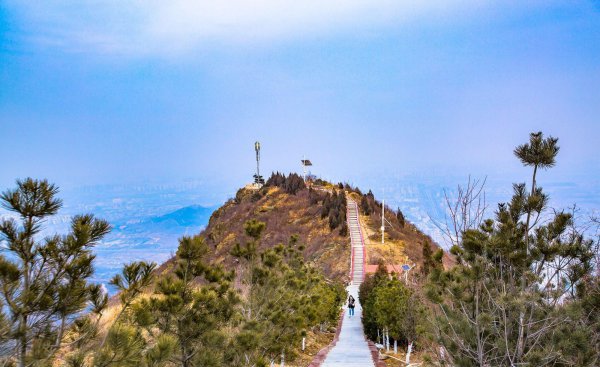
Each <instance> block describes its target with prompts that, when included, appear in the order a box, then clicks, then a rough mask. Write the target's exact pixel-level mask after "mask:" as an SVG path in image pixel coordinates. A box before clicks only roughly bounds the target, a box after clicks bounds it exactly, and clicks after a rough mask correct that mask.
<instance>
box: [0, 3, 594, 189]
mask: <svg viewBox="0 0 600 367" xmlns="http://www.w3.org/2000/svg"><path fill="white" fill-rule="evenodd" d="M415 4H418V5H415ZM537 130H542V131H544V132H545V133H547V134H551V135H554V136H558V137H559V138H560V145H561V148H562V149H561V153H560V156H559V165H558V167H557V169H556V170H555V173H554V174H555V175H556V176H555V178H556V179H558V180H568V179H570V178H571V177H572V176H573V175H585V176H586V177H589V178H591V179H593V180H598V179H599V178H600V158H599V157H600V154H599V153H600V2H599V1H549V0H544V1H531V2H527V1H523V0H520V1H507V0H502V1H490V2H485V1H453V0H442V1H429V2H426V1H400V0H389V1H388V0H368V1H367V0H365V1H362V0H343V1H337V0H329V1H316V0H308V1H297V0H291V1H287V0H286V1H284V0H263V1H242V0H233V1H204V2H200V1H197V2H193V3H192V2H187V1H179V0H176V1H174V0H171V1H133V0H131V1H126V0H105V1H79V0H77V1H75V0H72V1H67V0H65V1H11V0H4V1H2V3H0V134H1V135H0V136H1V140H0V159H2V165H1V166H0V187H2V188H5V187H7V186H11V185H12V182H13V180H14V179H15V178H18V177H25V176H33V177H48V178H50V179H51V180H53V181H55V182H57V183H59V184H61V185H81V184H94V183H121V182H131V181H136V182H139V181H145V180H174V181H176V180H182V179H185V178H202V177H206V176H209V175H212V176H216V177H219V179H221V180H224V181H226V182H234V181H235V182H237V181H243V180H244V179H246V178H247V177H249V175H251V174H252V170H253V167H254V166H253V160H254V156H253V154H254V152H253V143H254V141H255V140H260V141H261V142H262V146H263V167H264V170H265V171H271V170H275V169H280V170H284V171H289V170H298V169H299V160H300V159H301V158H302V155H303V154H307V156H308V157H309V158H311V159H312V160H313V161H314V163H315V167H314V171H315V173H318V174H321V175H323V176H325V177H349V176H352V177H355V176H356V175H360V174H365V175H366V174H373V173H378V172H383V171H385V172H393V173H397V174H401V175H402V174H414V173H417V174H421V175H427V174H432V175H434V174H438V175H439V174H444V173H445V172H452V173H457V174H467V173H469V172H473V173H487V174H491V175H494V174H503V173H504V172H510V173H513V172H519V173H521V172H522V171H520V170H521V168H519V167H520V165H519V164H518V162H517V161H516V159H515V158H514V157H513V155H512V149H513V148H514V146H515V145H517V144H520V143H522V142H525V141H526V140H527V138H528V136H527V135H528V133H529V132H531V131H537ZM240 183H242V182H240Z"/></svg>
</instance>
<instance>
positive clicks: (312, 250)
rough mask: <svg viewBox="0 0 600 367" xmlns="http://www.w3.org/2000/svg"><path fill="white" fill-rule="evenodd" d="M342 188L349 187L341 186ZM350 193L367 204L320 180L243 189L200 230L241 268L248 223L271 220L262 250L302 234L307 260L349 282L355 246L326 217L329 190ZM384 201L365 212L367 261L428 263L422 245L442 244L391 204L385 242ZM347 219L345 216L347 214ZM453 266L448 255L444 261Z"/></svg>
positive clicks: (221, 257)
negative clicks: (401, 218) (237, 249)
mask: <svg viewBox="0 0 600 367" xmlns="http://www.w3.org/2000/svg"><path fill="white" fill-rule="evenodd" d="M340 187H344V190H341V189H340ZM333 191H338V192H341V191H344V192H345V193H346V195H348V197H350V198H352V200H355V201H356V202H357V203H360V202H361V196H362V194H361V193H360V191H358V190H357V189H354V188H351V187H349V186H348V185H345V186H339V185H331V184H328V183H326V182H324V181H321V180H318V181H317V182H316V183H315V184H314V185H313V188H312V189H307V188H302V189H300V190H298V191H297V192H296V193H295V194H290V193H287V192H286V190H285V189H284V188H281V187H277V186H265V187H263V188H262V189H260V190H256V189H252V188H242V189H240V190H239V191H238V192H237V194H236V197H235V198H232V199H230V200H228V201H227V202H226V203H225V204H224V205H223V206H221V207H220V208H219V209H217V210H215V211H214V213H213V214H212V216H211V217H210V220H209V222H208V225H207V226H206V228H205V229H204V230H203V231H202V232H201V233H200V234H201V235H202V236H203V237H205V239H206V241H207V243H208V244H209V246H210V248H211V253H210V261H211V262H212V263H214V264H223V265H225V266H226V267H227V268H235V265H236V262H235V259H234V258H233V257H232V256H230V253H231V250H232V249H233V247H234V246H235V244H236V243H240V244H243V243H245V242H246V241H247V240H248V238H247V236H246V235H245V234H244V223H245V222H246V221H248V220H250V219H256V220H259V221H261V222H264V223H265V224H266V228H265V230H264V232H263V236H262V238H261V241H260V245H261V247H260V250H264V249H266V248H271V247H274V246H275V245H277V244H281V243H287V242H288V241H289V239H290V236H292V235H297V236H298V241H299V243H301V244H303V245H304V249H303V255H304V258H305V259H306V260H307V261H308V262H309V263H311V264H313V266H315V267H316V268H318V269H321V270H322V271H323V273H324V274H325V276H327V277H328V278H330V279H335V280H343V281H346V280H347V275H348V272H349V266H350V259H349V256H350V255H349V254H350V247H349V238H348V236H347V235H343V236H342V235H340V230H339V229H337V228H336V229H334V230H332V229H330V225H329V219H328V217H324V218H323V217H322V216H321V213H322V211H323V206H324V201H323V200H324V198H325V196H326V194H327V192H333ZM380 205H381V204H380V203H379V202H377V201H376V200H374V199H373V203H372V207H373V209H372V210H373V211H372V213H371V214H370V215H364V213H362V211H361V223H362V225H363V230H364V231H365V233H366V237H367V238H366V244H367V258H366V261H367V264H372V265H374V264H377V263H378V262H379V261H380V260H383V261H384V262H385V263H388V264H400V263H407V262H408V263H411V264H415V265H416V266H417V267H420V266H421V265H422V262H423V256H422V245H423V243H424V242H425V241H428V242H429V243H430V244H431V245H432V247H433V248H434V250H435V249H437V248H439V245H437V244H436V243H435V242H434V241H433V240H432V239H431V238H430V237H429V236H427V235H426V234H424V233H423V232H421V231H420V230H419V229H418V228H417V227H416V226H415V225H413V224H412V223H410V222H408V221H406V223H405V225H404V227H402V226H400V225H399V223H398V219H397V218H396V214H395V213H394V212H393V211H392V210H391V209H389V208H386V210H387V211H388V212H387V213H386V220H388V221H389V222H390V223H391V224H392V225H390V226H387V225H386V244H385V245H381V244H380V238H381V232H380V229H379V227H380V225H381V206H380ZM344 218H345V216H344ZM172 261H173V260H172V259H171V260H170V261H167V262H166V263H165V264H163V265H162V266H161V267H160V268H159V272H163V271H166V270H167V269H169V268H170V264H171V263H172ZM452 264H453V260H452V258H451V257H450V256H449V255H448V254H447V253H445V254H444V265H445V266H446V267H449V266H451V265H452Z"/></svg>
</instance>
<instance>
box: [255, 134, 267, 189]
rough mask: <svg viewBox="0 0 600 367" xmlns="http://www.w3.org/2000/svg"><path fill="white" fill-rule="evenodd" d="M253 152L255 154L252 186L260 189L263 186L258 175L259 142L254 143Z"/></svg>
mask: <svg viewBox="0 0 600 367" xmlns="http://www.w3.org/2000/svg"><path fill="white" fill-rule="evenodd" d="M254 151H255V152H256V174H255V175H254V185H256V187H258V188H261V187H262V185H264V184H265V180H264V178H262V176H261V175H260V142H258V141H257V142H256V143H254Z"/></svg>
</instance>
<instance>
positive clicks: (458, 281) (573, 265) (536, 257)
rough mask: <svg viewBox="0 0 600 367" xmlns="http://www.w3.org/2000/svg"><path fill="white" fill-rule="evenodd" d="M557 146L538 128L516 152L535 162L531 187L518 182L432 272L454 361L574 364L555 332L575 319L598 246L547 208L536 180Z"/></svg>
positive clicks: (440, 327) (440, 330) (443, 337)
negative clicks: (445, 265) (443, 266)
mask: <svg viewBox="0 0 600 367" xmlns="http://www.w3.org/2000/svg"><path fill="white" fill-rule="evenodd" d="M556 143H557V139H554V138H548V139H544V138H543V136H542V134H541V133H536V134H532V135H531V138H530V142H529V144H525V145H522V146H520V147H518V148H517V149H516V150H515V153H516V155H517V156H518V157H519V158H520V159H522V160H523V163H524V164H525V165H531V166H533V167H534V169H533V180H532V188H531V190H530V192H529V193H528V192H527V190H526V186H525V184H515V185H514V186H513V192H514V193H513V197H512V199H511V201H510V202H509V203H503V204H499V205H498V209H497V211H496V215H495V217H494V218H493V219H488V220H486V221H484V222H483V224H482V225H481V227H480V228H475V229H468V230H467V231H466V232H465V233H463V234H462V235H461V237H460V238H461V241H460V242H459V244H458V245H455V246H453V247H452V249H451V252H452V253H453V254H454V255H455V257H456V259H457V261H458V264H457V266H455V267H454V268H452V269H449V270H447V271H434V272H432V274H431V276H430V279H431V282H430V284H429V291H428V294H429V297H430V298H431V300H432V301H433V302H435V303H436V304H437V306H438V308H437V313H438V318H437V322H436V324H435V325H436V333H437V335H438V342H439V343H441V344H442V345H443V346H444V348H445V349H446V351H447V352H448V358H449V359H450V360H451V363H452V364H454V365H458V366H486V365H494V366H517V365H535V366H544V365H572V364H570V363H567V362H566V361H567V360H570V359H571V357H572V355H570V353H573V351H572V350H569V348H568V347H567V344H564V343H557V341H556V340H553V336H556V335H557V333H556V332H555V331H556V330H557V328H558V327H559V326H561V325H568V324H573V322H574V320H573V316H572V314H570V312H569V309H570V308H571V307H574V306H576V305H578V304H579V302H580V301H579V300H578V297H579V296H578V293H579V291H578V289H580V288H581V286H582V285H583V284H584V282H585V279H587V278H588V277H589V276H590V272H591V269H592V266H591V264H590V262H591V259H592V258H593V254H592V252H593V251H592V248H591V241H587V240H585V239H584V238H583V236H582V235H581V234H580V233H578V231H577V230H576V229H575V227H574V224H573V217H572V215H571V214H570V213H567V212H564V211H556V212H553V213H548V212H547V211H546V210H545V209H546V207H547V203H548V198H547V196H546V195H545V194H544V193H543V191H542V189H541V188H540V187H538V186H537V185H536V173H537V169H538V168H547V167H551V166H552V165H554V162H555V156H556V153H557V152H558V147H557V146H556ZM540 218H544V220H543V221H541V220H539V219H540ZM532 219H533V220H532ZM582 329H583V330H586V327H582ZM582 332H583V331H582ZM585 332H589V330H587V331H585ZM582 340H583V339H582ZM586 342H587V341H586ZM568 345H571V346H572V344H568ZM590 348H591V349H593V347H591V346H588V347H586V348H584V349H590ZM596 361H597V359H596ZM576 364H578V363H576ZM578 365H582V364H578ZM583 365H585V364H583ZM589 365H593V364H589Z"/></svg>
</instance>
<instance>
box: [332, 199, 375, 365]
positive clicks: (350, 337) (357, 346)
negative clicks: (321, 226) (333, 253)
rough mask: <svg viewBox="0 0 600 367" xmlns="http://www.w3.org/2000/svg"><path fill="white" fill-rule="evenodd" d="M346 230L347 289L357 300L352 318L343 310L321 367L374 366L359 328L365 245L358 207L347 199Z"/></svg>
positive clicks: (360, 327)
mask: <svg viewBox="0 0 600 367" xmlns="http://www.w3.org/2000/svg"><path fill="white" fill-rule="evenodd" d="M347 207H348V212H347V214H346V218H347V220H348V229H349V232H350V244H351V248H352V253H351V262H352V265H351V274H350V275H351V283H350V285H349V286H348V287H347V288H346V290H347V291H348V293H349V294H351V295H352V296H353V297H354V299H356V308H355V315H354V316H352V317H350V316H349V315H348V311H347V310H346V308H344V319H343V321H342V330H341V331H340V336H339V339H338V341H337V343H336V344H335V346H334V347H333V348H332V349H331V350H330V351H329V353H328V354H327V357H326V358H325V361H324V362H323V364H322V365H321V367H374V366H375V364H374V363H373V358H372V356H371V351H370V350H369V345H368V344H367V341H366V339H365V335H364V331H363V325H362V320H361V316H362V307H361V306H360V299H359V298H358V289H359V287H360V284H361V283H362V281H363V279H364V275H365V274H364V259H365V245H364V238H363V235H362V231H361V229H360V223H359V220H358V205H357V204H356V202H355V201H354V200H351V199H350V198H348V205H347Z"/></svg>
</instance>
